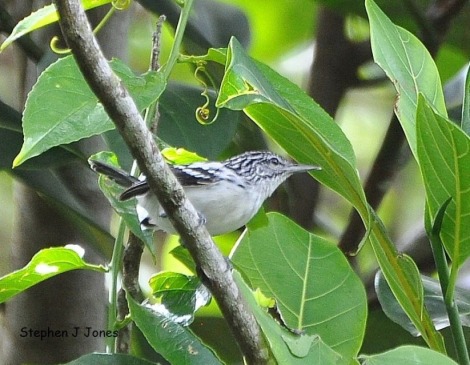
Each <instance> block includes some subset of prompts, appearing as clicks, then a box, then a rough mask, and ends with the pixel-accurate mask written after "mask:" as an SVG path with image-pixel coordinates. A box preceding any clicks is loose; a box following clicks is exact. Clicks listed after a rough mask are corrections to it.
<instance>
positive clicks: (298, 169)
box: [289, 164, 321, 174]
mask: <svg viewBox="0 0 470 365" xmlns="http://www.w3.org/2000/svg"><path fill="white" fill-rule="evenodd" d="M312 170H317V171H318V170H321V167H320V166H314V165H300V164H299V165H292V166H290V167H289V171H290V172H291V173H293V174H296V173H299V172H307V171H312Z"/></svg>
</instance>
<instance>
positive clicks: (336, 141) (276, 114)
mask: <svg viewBox="0 0 470 365" xmlns="http://www.w3.org/2000/svg"><path fill="white" fill-rule="evenodd" d="M217 105H218V106H219V107H227V108H230V109H236V110H239V109H243V110H244V111H245V113H246V114H248V115H249V116H250V117H251V118H252V119H253V121H254V122H255V123H256V124H258V125H259V126H260V127H261V128H262V129H263V130H264V131H265V132H266V133H267V134H268V135H269V136H270V137H272V138H273V139H274V140H275V141H276V142H277V143H278V144H279V145H280V146H281V147H282V148H284V149H285V150H286V151H287V152H288V153H289V155H291V156H293V157H294V158H295V159H297V160H299V161H301V162H303V163H311V164H316V165H319V166H321V168H322V170H321V171H318V172H314V173H313V174H314V176H315V178H316V179H318V180H319V181H320V182H322V183H323V184H325V185H326V186H328V187H330V188H331V189H333V190H334V191H336V192H337V193H339V194H341V195H342V196H343V197H345V198H346V199H347V200H348V201H349V202H350V203H351V204H352V205H353V206H354V207H356V209H358V211H359V213H360V214H361V216H362V217H363V218H364V219H367V203H366V201H365V197H364V193H363V190H362V187H361V183H360V180H359V176H358V173H357V170H356V168H355V163H356V161H355V157H354V152H353V150H352V147H351V144H350V143H349V141H348V140H347V138H346V136H345V135H344V134H343V132H342V131H341V129H340V128H339V127H338V125H337V124H336V123H335V122H334V121H333V119H332V118H331V117H330V116H329V115H328V114H327V113H326V112H325V111H324V110H323V109H322V108H321V107H320V106H319V105H318V104H316V103H315V102H314V101H313V100H312V99H311V98H310V97H309V96H308V95H306V94H305V92H303V91H302V90H301V89H300V88H298V87H297V86H296V85H294V84H293V83H292V82H290V81H289V80H287V79H285V78H284V77H282V76H280V75H279V74H277V73H276V72H274V71H273V70H271V69H270V68H269V67H267V66H265V65H262V64H260V63H257V62H255V61H254V60H253V59H251V58H250V57H249V56H248V55H247V54H246V53H245V51H244V50H243V48H242V47H241V45H240V44H239V43H238V42H237V40H236V39H234V38H232V40H231V41H230V45H229V49H228V52H227V65H226V71H225V76H224V79H223V82H222V85H221V87H220V94H219V97H218V100H217Z"/></svg>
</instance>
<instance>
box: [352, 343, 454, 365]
mask: <svg viewBox="0 0 470 365" xmlns="http://www.w3.org/2000/svg"><path fill="white" fill-rule="evenodd" d="M359 359H360V360H361V364H363V365H397V364H400V365H430V364H432V365H457V363H456V362H455V361H454V360H452V359H450V358H449V357H447V356H445V355H443V354H440V353H439V352H436V351H433V350H430V349H427V348H424V347H419V346H401V347H398V348H396V349H393V350H390V351H387V352H384V353H382V354H377V355H370V356H369V355H361V356H360V357H359Z"/></svg>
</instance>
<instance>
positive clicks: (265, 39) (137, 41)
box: [0, 0, 470, 352]
mask: <svg viewBox="0 0 470 365" xmlns="http://www.w3.org/2000/svg"><path fill="white" fill-rule="evenodd" d="M214 1H215V0H214ZM140 3H141V4H143V5H144V6H146V7H148V6H150V5H149V4H146V1H141V2H140ZM208 3H210V2H209V1H206V5H207V4H208ZM220 3H223V4H228V5H230V6H233V7H235V8H237V9H239V10H241V11H242V12H243V13H244V14H245V15H246V17H247V20H248V27H249V28H247V29H245V30H243V31H244V32H245V34H247V35H248V37H247V42H245V43H246V44H247V48H248V50H249V53H250V54H251V55H252V56H253V57H254V58H256V59H257V60H259V61H261V62H263V63H266V64H268V65H270V66H271V67H273V68H274V69H275V70H277V71H278V72H279V73H281V74H282V75H284V76H285V77H287V78H289V79H290V80H294V81H295V82H296V83H298V84H299V85H300V86H301V87H303V88H306V87H307V82H308V81H307V80H308V79H309V73H310V70H311V64H312V61H313V58H314V55H315V52H314V45H315V39H316V30H317V26H318V18H317V14H318V12H319V11H321V8H322V7H323V6H324V7H328V8H331V9H334V10H335V11H338V12H339V13H341V14H343V15H345V16H346V20H347V21H346V23H345V32H346V34H347V35H348V37H349V38H350V40H352V41H354V42H361V41H364V40H367V38H368V22H367V20H366V16H365V10H364V4H363V2H362V1H350V0H316V1H315V0H275V1H273V0H259V1H251V0H220ZM377 3H378V5H379V6H381V8H382V9H383V10H384V11H385V13H387V15H388V16H389V17H390V18H391V19H392V21H394V22H395V23H397V24H399V25H401V26H403V27H405V28H407V29H409V30H411V31H412V32H414V33H415V34H418V35H420V34H421V35H422V34H424V37H426V36H427V35H428V34H427V32H431V33H432V30H430V29H428V28H429V26H427V25H426V23H425V22H424V19H423V14H425V12H426V9H428V8H429V7H430V5H431V3H432V1H428V0H419V1H418V0H417V1H409V0H403V1H387V0H382V1H378V2H377ZM217 10H220V9H218V8H217V9H216V8H215V10H214V11H217ZM133 11H134V15H133V20H132V23H131V28H130V31H129V34H128V38H127V39H123V40H122V41H123V42H128V45H129V65H130V67H131V68H133V69H134V70H135V71H136V72H138V73H142V72H145V71H146V70H147V69H148V64H149V55H150V49H151V39H152V36H151V35H152V32H153V30H154V27H155V21H156V15H152V14H151V13H150V12H148V11H147V10H146V9H145V8H144V7H142V6H141V5H140V4H139V3H135V6H134V7H133ZM209 13H210V12H209ZM206 20H207V19H206ZM469 20H470V8H469V6H468V4H467V6H466V7H464V8H463V10H462V11H461V12H460V14H459V15H458V16H457V17H456V18H455V21H454V22H453V23H452V24H451V26H450V28H449V31H448V34H447V36H446V37H445V38H444V39H442V40H440V41H442V44H440V47H439V51H438V52H437V55H436V63H437V65H438V68H439V72H440V75H441V78H442V81H443V83H446V82H448V81H449V80H451V79H452V78H453V77H455V76H456V75H457V73H458V72H459V70H460V69H461V68H462V67H464V66H465V65H466V63H467V62H468V59H469V54H470V31H469V28H468V24H469ZM199 21H201V22H202V24H201V26H204V25H207V26H210V24H211V23H210V21H208V22H207V24H204V21H205V20H204V19H199ZM423 22H424V23H423ZM240 24H241V26H243V27H245V26H246V24H244V23H240ZM172 35H173V29H172V28H171V26H170V25H169V24H168V23H167V24H165V26H164V31H163V49H162V54H161V60H165V59H166V58H167V56H168V54H169V50H170V47H171V39H172ZM2 37H4V35H3V34H2V35H0V42H1V41H3V39H4V38H2ZM248 39H249V40H248ZM193 46H194V45H193ZM191 48H192V46H191V45H187V49H188V53H191V52H190V51H189V49H191ZM17 52H19V51H18V49H16V46H13V47H10V48H8V49H7V50H6V51H4V52H3V53H2V54H0V70H1V72H0V99H1V100H2V101H3V102H5V103H6V104H8V105H10V106H12V107H14V108H18V106H19V105H20V104H21V101H20V100H21V99H20V97H19V94H20V91H19V90H20V88H21V85H20V81H19V80H20V77H19V75H18V73H17V71H16V70H17V68H16V67H17V62H16V57H17ZM201 53H204V52H203V51H201ZM343 62H344V63H347V62H348V59H344V60H343ZM382 76H383V75H382V74H381V72H380V71H379V70H378V68H377V67H375V66H374V65H372V64H371V63H370V62H369V63H367V64H365V65H364V67H361V69H360V78H363V79H364V80H368V79H373V78H376V77H378V78H379V80H380V78H381V77H382ZM172 78H173V80H174V81H177V82H179V83H186V84H187V83H190V84H192V85H194V86H197V85H198V82H197V80H196V78H195V77H194V70H193V69H191V68H190V66H189V65H188V64H179V65H177V66H176V68H175V69H174V71H173V74H172ZM382 81H383V82H367V81H364V83H362V84H361V83H359V84H358V86H357V87H352V88H349V89H348V91H347V92H346V94H345V95H344V97H343V98H342V100H341V102H340V105H339V108H338V109H337V111H336V114H335V119H336V121H337V123H338V124H339V125H340V126H341V128H342V129H343V131H344V133H345V134H346V135H347V137H348V138H349V140H350V141H351V143H352V145H353V148H354V151H355V153H356V157H357V163H358V169H359V173H360V176H361V178H362V179H363V180H365V179H366V177H367V175H368V173H369V170H370V168H371V164H372V163H373V161H374V159H375V157H376V154H377V152H378V150H379V148H380V147H381V145H382V141H383V138H384V135H385V133H386V131H387V128H388V126H389V123H390V119H391V117H392V114H393V105H394V102H395V98H396V95H395V90H394V88H393V86H392V84H391V83H390V82H387V81H384V80H382ZM175 107H176V108H177V105H176V106H175ZM239 128H242V127H239ZM244 128H248V132H247V131H243V129H238V130H237V134H236V136H235V138H234V142H232V144H231V145H230V146H229V147H228V148H226V149H225V150H224V152H223V153H221V154H219V156H218V157H219V158H221V157H226V156H227V155H231V154H233V153H234V152H236V151H237V139H243V138H246V136H247V135H250V136H252V137H250V138H253V141H247V140H245V141H244V143H243V145H244V146H253V148H256V147H257V146H259V145H260V144H259V141H257V140H256V138H259V134H256V133H254V134H250V133H249V132H250V130H249V128H252V126H251V127H250V125H249V124H248V125H246V124H245V127H244ZM234 133H235V131H234ZM266 143H267V145H270V144H269V143H270V142H269V141H267V142H266ZM261 145H263V143H261ZM177 147H178V146H177ZM271 147H273V148H275V146H271ZM397 148H401V147H400V146H397ZM403 156H404V157H402V158H403V161H404V163H403V165H402V167H401V169H400V170H399V171H398V173H397V174H396V176H395V177H394V179H393V181H391V182H390V188H389V189H388V191H387V193H386V195H385V198H384V201H383V202H382V204H381V207H380V210H379V213H380V215H381V217H382V218H383V220H384V222H385V223H386V225H387V228H388V229H389V231H390V233H391V236H392V238H393V240H394V241H395V242H397V245H398V246H399V249H400V250H405V249H409V248H410V247H411V248H413V247H412V246H413V245H415V244H416V239H417V237H419V234H420V232H422V227H423V210H424V193H423V186H422V180H421V177H420V175H419V171H418V169H417V166H416V163H415V161H414V160H413V159H409V158H407V157H406V156H407V154H406V153H404V154H403ZM210 157H212V158H215V157H216V156H210ZM12 185H13V184H12V178H11V176H10V175H9V174H8V173H7V172H4V171H0V226H1V227H2V228H1V229H0V274H4V273H6V272H8V271H9V267H8V257H9V255H10V251H9V242H10V240H11V235H12V232H13V224H14V222H13V216H14V214H13V212H14V211H15V209H21V207H15V206H14V203H13V196H12V195H13V193H12V191H13V189H12ZM319 200H320V202H319V204H318V205H317V207H318V208H317V210H316V212H315V221H316V223H317V231H318V232H319V233H320V234H322V235H323V236H326V237H327V238H329V239H330V240H332V241H334V242H338V241H339V239H340V237H341V234H342V232H343V230H344V229H345V227H346V225H347V223H348V220H349V213H350V207H349V206H348V205H347V204H346V203H345V202H344V201H343V200H342V199H341V198H340V197H339V196H337V195H335V194H333V193H331V192H330V191H321V194H320V197H319ZM271 206H278V205H277V204H276V203H274V204H271ZM237 235H238V234H237V233H234V234H231V235H229V236H228V237H225V238H222V239H220V240H219V243H220V245H221V247H223V251H224V253H225V254H227V253H228V252H229V251H230V247H231V244H233V242H234V241H235V239H236V237H237ZM176 244H177V241H176V239H174V238H171V239H170V240H168V241H167V244H166V246H165V247H164V248H163V255H162V257H163V259H162V262H161V265H162V267H163V268H167V269H168V268H170V267H171V269H172V270H177V271H178V270H182V271H184V268H183V267H181V266H179V267H177V268H175V266H174V265H176V263H175V260H173V259H172V258H171V256H169V255H167V253H168V252H169V250H170V249H171V247H174V246H175V245H176ZM148 261H149V262H151V260H150V259H149V258H148ZM355 265H356V269H357V271H358V272H359V274H360V275H361V276H362V277H363V278H364V280H365V281H366V282H367V281H368V280H369V284H370V278H371V275H373V272H374V270H375V268H376V263H375V261H374V257H373V254H372V253H371V252H370V251H369V249H368V247H367V245H366V246H365V247H364V249H363V250H362V251H361V252H360V254H359V255H358V257H357V260H356V263H355ZM146 269H147V270H148V272H147V274H148V275H150V274H151V273H152V272H153V271H154V267H153V266H152V265H151V264H149V265H148V266H147V267H146ZM429 269H430V271H431V272H432V271H433V269H432V267H430V268H429ZM147 274H144V275H143V277H144V278H145V277H146V276H147ZM147 277H148V276H147ZM144 281H145V280H144ZM462 283H463V284H465V282H464V281H462ZM372 309H374V307H372ZM213 313H214V312H213V308H209V309H204V310H203V311H202V314H201V315H205V314H213ZM384 322H386V324H384ZM374 324H376V325H374ZM197 326H198V323H197V322H196V324H195V327H197ZM387 326H388V327H389V328H390V331H392V332H393V333H396V336H394V338H395V340H396V341H397V343H396V344H398V343H403V342H409V341H410V337H409V335H406V334H405V333H404V331H403V330H401V329H399V328H398V327H397V326H396V325H393V324H391V323H390V321H388V320H387V319H386V318H384V317H383V316H382V315H381V314H380V313H379V312H378V311H377V312H372V314H371V316H370V320H369V325H368V329H367V331H366V333H367V336H366V340H365V346H366V349H367V352H370V351H379V350H381V348H380V346H381V345H383V344H378V343H377V342H379V341H380V338H381V335H383V334H384V333H385V331H384V328H385V327H387ZM201 328H202V330H204V328H205V329H207V330H210V331H211V332H213V331H214V330H213V327H212V325H207V323H206V325H201ZM379 329H380V330H379ZM392 332H390V333H392ZM214 333H217V332H216V331H215V332H214ZM225 333H226V331H225ZM387 337H390V335H388V336H387ZM210 341H211V340H210V339H209V342H210ZM417 341H418V342H419V340H417ZM394 344H395V343H393V344H392V343H390V342H388V345H387V348H389V347H391V346H392V345H394ZM227 351H230V349H229V350H227Z"/></svg>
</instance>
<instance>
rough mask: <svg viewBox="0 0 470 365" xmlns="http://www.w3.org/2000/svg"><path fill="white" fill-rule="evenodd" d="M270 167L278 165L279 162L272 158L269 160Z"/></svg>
mask: <svg viewBox="0 0 470 365" xmlns="http://www.w3.org/2000/svg"><path fill="white" fill-rule="evenodd" d="M271 165H274V166H277V165H279V160H278V159H277V158H274V157H273V158H272V159H271Z"/></svg>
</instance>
